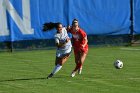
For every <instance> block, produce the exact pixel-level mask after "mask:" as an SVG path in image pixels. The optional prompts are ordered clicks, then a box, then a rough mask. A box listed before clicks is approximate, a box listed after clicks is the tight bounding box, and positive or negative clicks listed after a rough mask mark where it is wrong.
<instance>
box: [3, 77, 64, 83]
mask: <svg viewBox="0 0 140 93" xmlns="http://www.w3.org/2000/svg"><path fill="white" fill-rule="evenodd" d="M57 78H62V77H59V76H57V77H52V78H51V79H57ZM43 79H46V80H48V79H47V77H39V78H17V79H6V80H0V82H8V81H28V80H43Z"/></svg>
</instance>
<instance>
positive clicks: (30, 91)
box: [0, 47, 140, 93]
mask: <svg viewBox="0 0 140 93" xmlns="http://www.w3.org/2000/svg"><path fill="white" fill-rule="evenodd" d="M116 59H120V60H122V61H123V63H124V68H122V69H115V68H114V66H113V63H114V61H115V60H116ZM54 60H55V49H52V50H37V51H18V52H13V53H7V52H1V53H0V93H140V47H98V48H96V47H90V49H89V54H88V56H87V59H86V61H85V64H84V66H83V72H82V75H76V77H74V78H71V77H70V74H71V72H72V70H73V69H74V67H75V64H74V55H73V54H72V55H71V57H70V59H69V60H68V61H67V63H66V64H64V66H63V68H62V69H61V71H60V72H58V73H57V74H56V75H55V76H54V77H53V78H52V79H49V80H48V79H46V77H47V75H48V74H49V73H50V72H51V71H52V69H53V67H54Z"/></svg>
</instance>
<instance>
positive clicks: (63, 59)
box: [47, 52, 71, 79]
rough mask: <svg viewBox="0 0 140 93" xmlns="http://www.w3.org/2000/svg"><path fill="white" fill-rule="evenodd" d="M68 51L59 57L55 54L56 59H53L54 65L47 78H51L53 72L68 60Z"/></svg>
mask: <svg viewBox="0 0 140 93" xmlns="http://www.w3.org/2000/svg"><path fill="white" fill-rule="evenodd" d="M70 53H71V52H70ZM70 53H66V54H64V55H62V56H60V57H57V56H56V60H55V65H56V66H55V67H54V69H53V71H52V73H51V74H50V75H49V76H48V77H47V78H48V79H49V78H51V77H52V76H53V75H54V74H56V73H57V72H58V71H59V70H60V69H61V68H62V65H63V64H64V63H65V62H66V61H67V60H68V58H69V56H70Z"/></svg>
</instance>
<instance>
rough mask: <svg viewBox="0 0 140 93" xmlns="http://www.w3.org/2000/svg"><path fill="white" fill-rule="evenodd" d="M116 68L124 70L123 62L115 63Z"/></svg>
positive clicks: (117, 61)
mask: <svg viewBox="0 0 140 93" xmlns="http://www.w3.org/2000/svg"><path fill="white" fill-rule="evenodd" d="M114 66H115V68H117V69H121V68H123V62H122V61H121V60H116V61H115V62H114Z"/></svg>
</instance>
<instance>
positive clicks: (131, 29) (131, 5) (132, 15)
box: [130, 0, 134, 44]
mask: <svg viewBox="0 0 140 93" xmlns="http://www.w3.org/2000/svg"><path fill="white" fill-rule="evenodd" d="M130 21H131V25H130V39H131V44H132V42H133V39H134V0H130Z"/></svg>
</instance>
